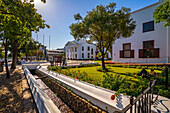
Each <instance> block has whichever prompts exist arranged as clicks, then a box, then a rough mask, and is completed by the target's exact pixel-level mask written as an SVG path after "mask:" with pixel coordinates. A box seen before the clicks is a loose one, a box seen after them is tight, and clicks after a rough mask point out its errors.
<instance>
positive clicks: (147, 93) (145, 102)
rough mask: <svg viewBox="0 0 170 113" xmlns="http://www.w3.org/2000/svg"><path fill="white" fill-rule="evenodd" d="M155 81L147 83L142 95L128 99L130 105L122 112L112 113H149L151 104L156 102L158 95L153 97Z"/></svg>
mask: <svg viewBox="0 0 170 113" xmlns="http://www.w3.org/2000/svg"><path fill="white" fill-rule="evenodd" d="M155 82H156V80H154V81H152V82H149V87H148V88H147V89H146V90H143V88H142V93H141V94H140V95H139V96H138V97H137V98H136V99H134V98H133V96H131V98H130V104H128V105H127V106H126V107H125V108H124V109H123V110H121V111H119V112H117V111H116V112H114V113H126V112H130V113H151V104H152V103H153V102H155V101H156V99H157V98H158V95H157V96H156V97H155V98H154V97H153V86H154V85H155Z"/></svg>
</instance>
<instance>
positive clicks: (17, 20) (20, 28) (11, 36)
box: [0, 0, 49, 78]
mask: <svg viewBox="0 0 170 113" xmlns="http://www.w3.org/2000/svg"><path fill="white" fill-rule="evenodd" d="M0 12H1V13H0V18H1V20H0V32H1V31H3V32H4V33H3V36H1V39H2V40H4V45H5V51H8V44H9V42H10V43H11V44H12V46H13V61H12V66H11V68H12V69H15V68H16V62H17V52H18V47H19V46H20V47H21V45H22V44H23V43H24V42H25V41H26V40H28V39H29V37H31V35H32V31H39V29H40V28H45V26H47V27H49V26H48V25H46V24H45V21H44V20H43V19H42V16H41V15H40V14H38V13H37V10H36V9H35V8H34V4H31V3H30V2H22V1H21V0H1V1H0ZM5 55H7V54H5ZM5 58H7V56H6V57H5ZM5 61H6V64H7V60H5ZM6 69H7V71H8V65H6ZM7 78H9V72H7Z"/></svg>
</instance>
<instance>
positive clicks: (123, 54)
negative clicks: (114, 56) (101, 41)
mask: <svg viewBox="0 0 170 113" xmlns="http://www.w3.org/2000/svg"><path fill="white" fill-rule="evenodd" d="M120 58H134V50H131V43H125V44H123V50H121V51H120Z"/></svg>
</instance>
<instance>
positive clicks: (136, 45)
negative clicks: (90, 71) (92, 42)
mask: <svg viewBox="0 0 170 113" xmlns="http://www.w3.org/2000/svg"><path fill="white" fill-rule="evenodd" d="M162 3H163V2H158V3H155V4H152V5H150V6H147V7H145V8H142V9H139V10H137V11H134V12H132V14H131V17H132V18H133V19H134V20H135V21H136V28H135V30H134V34H133V35H132V36H131V37H128V38H120V39H117V40H116V41H115V44H113V46H112V54H113V57H112V60H113V62H136V63H168V62H170V27H166V28H164V27H163V24H164V23H162V22H161V23H158V24H155V23H154V19H153V12H154V10H155V9H156V8H157V7H158V6H159V5H160V4H162Z"/></svg>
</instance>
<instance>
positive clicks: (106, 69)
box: [97, 67, 109, 72]
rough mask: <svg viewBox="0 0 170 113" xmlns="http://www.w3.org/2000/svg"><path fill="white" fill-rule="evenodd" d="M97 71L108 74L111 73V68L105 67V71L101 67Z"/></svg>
mask: <svg viewBox="0 0 170 113" xmlns="http://www.w3.org/2000/svg"><path fill="white" fill-rule="evenodd" d="M97 71H100V72H108V71H109V68H107V67H105V69H104V70H103V69H102V67H100V68H97Z"/></svg>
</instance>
